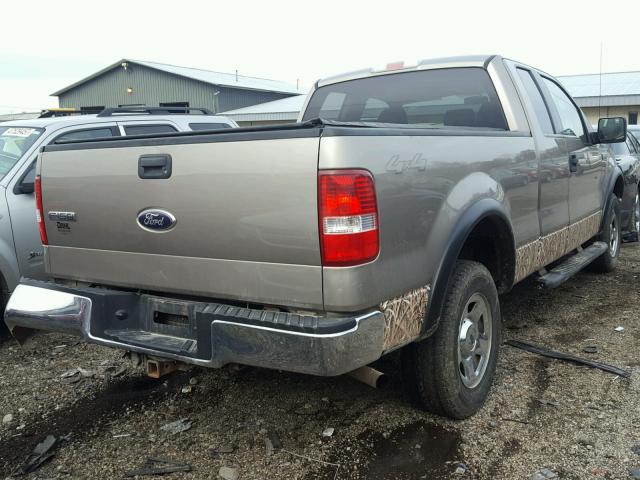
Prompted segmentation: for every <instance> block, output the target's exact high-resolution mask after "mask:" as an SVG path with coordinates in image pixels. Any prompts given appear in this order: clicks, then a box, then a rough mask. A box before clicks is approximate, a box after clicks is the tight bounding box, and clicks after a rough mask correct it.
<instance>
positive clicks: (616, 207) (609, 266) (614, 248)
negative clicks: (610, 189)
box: [591, 194, 622, 273]
mask: <svg viewBox="0 0 640 480" xmlns="http://www.w3.org/2000/svg"><path fill="white" fill-rule="evenodd" d="M598 240H599V241H601V242H605V243H606V244H607V245H609V248H608V249H607V251H606V252H604V253H603V254H602V255H600V256H599V257H598V258H596V259H595V260H594V261H593V263H592V264H591V270H592V271H594V272H599V273H609V272H612V271H613V270H615V268H616V265H617V264H618V255H619V254H620V244H621V243H622V232H621V229H620V200H619V199H618V197H616V196H615V195H614V194H611V198H610V199H609V206H608V207H607V212H606V214H605V217H604V227H603V229H602V233H601V234H600V235H599V236H598Z"/></svg>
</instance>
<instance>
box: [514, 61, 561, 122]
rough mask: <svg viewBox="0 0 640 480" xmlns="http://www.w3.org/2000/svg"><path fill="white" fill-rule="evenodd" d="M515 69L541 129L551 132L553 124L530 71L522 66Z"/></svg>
mask: <svg viewBox="0 0 640 480" xmlns="http://www.w3.org/2000/svg"><path fill="white" fill-rule="evenodd" d="M517 70H518V76H519V77H520V80H522V83H523V85H524V89H525V91H526V92H527V96H528V97H529V98H530V99H531V103H532V105H533V110H534V112H535V114H536V117H537V119H538V121H539V122H540V126H541V127H542V131H543V132H544V133H546V134H552V133H553V125H552V124H551V116H550V115H549V110H548V109H547V106H546V105H545V103H544V99H543V98H542V94H541V93H540V89H539V88H538V86H537V85H536V84H535V82H534V81H533V77H532V76H531V72H530V71H528V70H525V69H523V68H518V69H517Z"/></svg>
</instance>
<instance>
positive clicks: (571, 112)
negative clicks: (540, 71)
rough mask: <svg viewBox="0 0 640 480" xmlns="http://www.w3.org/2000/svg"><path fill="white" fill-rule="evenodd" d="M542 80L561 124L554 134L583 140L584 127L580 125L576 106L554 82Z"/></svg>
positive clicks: (546, 79) (580, 120)
mask: <svg viewBox="0 0 640 480" xmlns="http://www.w3.org/2000/svg"><path fill="white" fill-rule="evenodd" d="M542 78H543V81H544V83H545V85H546V86H547V89H548V90H549V94H550V95H551V101H552V102H553V104H554V105H555V107H556V110H557V111H558V115H559V116H560V121H561V122H562V126H561V127H560V128H558V127H556V133H559V134H561V135H567V136H572V137H579V138H584V137H585V132H584V126H583V125H582V117H581V116H580V113H579V112H578V109H577V108H576V106H575V105H574V104H573V102H572V101H571V99H570V98H569V96H568V95H567V94H566V93H564V91H563V90H562V89H561V88H560V87H559V86H558V84H556V82H554V81H552V80H549V79H548V78H545V77H542Z"/></svg>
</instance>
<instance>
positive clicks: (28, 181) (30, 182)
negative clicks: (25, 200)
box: [13, 162, 36, 195]
mask: <svg viewBox="0 0 640 480" xmlns="http://www.w3.org/2000/svg"><path fill="white" fill-rule="evenodd" d="M35 181H36V163H35V162H33V163H32V164H31V166H30V167H29V168H28V169H27V171H26V172H24V174H23V175H22V178H20V180H18V183H16V185H15V186H14V187H13V193H14V194H15V195H30V194H32V193H33V192H35V191H36V188H35V185H34V183H35Z"/></svg>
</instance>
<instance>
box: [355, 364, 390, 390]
mask: <svg viewBox="0 0 640 480" xmlns="http://www.w3.org/2000/svg"><path fill="white" fill-rule="evenodd" d="M347 375H349V376H350V377H351V378H354V379H356V380H358V381H359V382H362V383H364V384H365V385H369V386H370V387H372V388H378V389H382V388H385V387H387V385H389V377H388V376H387V375H385V374H384V373H382V372H380V371H379V370H376V369H375V368H371V367H367V366H365V367H360V368H358V369H357V370H353V371H352V372H349V373H347Z"/></svg>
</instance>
